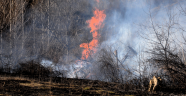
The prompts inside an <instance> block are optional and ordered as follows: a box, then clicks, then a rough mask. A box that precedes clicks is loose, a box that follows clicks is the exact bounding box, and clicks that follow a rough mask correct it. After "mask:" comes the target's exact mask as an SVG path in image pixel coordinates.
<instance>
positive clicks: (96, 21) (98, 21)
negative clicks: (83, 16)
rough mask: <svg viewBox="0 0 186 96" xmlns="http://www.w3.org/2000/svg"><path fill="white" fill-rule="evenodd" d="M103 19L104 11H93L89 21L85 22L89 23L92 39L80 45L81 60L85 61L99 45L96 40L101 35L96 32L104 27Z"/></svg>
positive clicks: (104, 16)
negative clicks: (81, 50) (81, 48)
mask: <svg viewBox="0 0 186 96" xmlns="http://www.w3.org/2000/svg"><path fill="white" fill-rule="evenodd" d="M97 1H99V0H97ZM105 18H106V14H105V13H104V10H99V9H95V11H94V16H93V17H92V18H91V19H90V20H88V21H86V22H87V23H89V27H90V28H91V31H90V33H92V37H93V39H92V41H91V42H89V43H82V44H80V47H83V48H84V50H83V52H82V57H81V59H82V60H85V59H87V58H88V57H89V56H90V55H91V54H93V53H95V52H96V51H97V50H96V47H97V46H98V43H99V41H98V39H99V38H100V37H101V35H100V34H99V33H98V30H99V29H100V28H102V27H103V26H104V25H103V24H102V23H103V21H104V20H105Z"/></svg>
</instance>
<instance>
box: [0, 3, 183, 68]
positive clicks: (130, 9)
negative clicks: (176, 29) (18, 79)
mask: <svg viewBox="0 0 186 96" xmlns="http://www.w3.org/2000/svg"><path fill="white" fill-rule="evenodd" d="M21 1H22V0H18V1H17V2H16V3H14V4H12V6H14V5H16V4H17V5H16V6H15V7H16V8H17V9H15V10H19V11H15V10H12V11H11V15H10V14H9V13H10V9H11V8H10V6H9V8H5V9H3V11H1V10H0V11H1V12H0V16H2V14H3V16H5V17H3V18H6V17H11V18H13V19H12V20H15V22H13V21H8V20H5V21H2V20H4V19H0V20H1V21H2V22H3V23H1V25H0V28H1V32H0V33H1V36H0V39H1V41H0V46H1V47H0V54H1V58H5V57H11V58H10V59H11V62H12V64H13V65H16V64H18V63H20V62H25V61H30V60H38V61H42V60H49V61H52V62H53V63H55V64H59V65H60V64H62V65H69V66H68V67H67V68H66V69H68V70H73V69H72V68H71V67H70V66H71V64H74V62H75V61H77V60H80V59H81V56H82V51H83V48H80V47H79V45H80V44H82V43H89V42H90V41H91V40H92V39H93V37H92V34H91V33H90V30H91V29H90V28H89V27H88V24H87V23H86V21H87V20H90V19H91V17H92V16H93V15H94V14H93V10H95V8H98V9H99V10H104V12H105V14H106V19H105V20H104V22H103V23H104V27H103V28H101V29H100V30H99V33H100V34H101V38H100V39H99V44H100V46H99V47H98V49H101V48H105V45H110V46H114V47H115V48H116V49H117V50H118V52H119V56H120V57H121V59H122V58H123V57H122V56H123V55H125V54H126V53H127V52H128V51H127V50H130V51H131V52H129V55H128V56H129V57H131V59H132V57H134V56H136V55H137V54H138V53H139V52H138V50H139V46H142V47H141V49H144V48H145V47H147V45H145V44H144V42H145V41H144V39H141V37H140V34H143V33H148V32H146V31H144V32H142V31H139V29H140V28H139V26H138V24H143V23H145V24H149V23H148V19H149V15H148V14H147V13H148V12H149V10H150V11H152V12H153V16H156V17H157V18H161V17H162V16H165V15H166V14H165V11H166V10H168V9H169V10H170V9H172V8H174V7H175V6H176V7H178V1H177V0H163V1H162V0H150V1H148V0H99V3H96V1H95V0H48V1H46V0H25V1H24V2H25V3H24V4H22V3H23V2H21ZM180 2H182V1H180ZM180 2H179V3H180ZM6 4H7V6H8V5H10V4H9V3H7V2H6ZM6 4H5V5H6ZM21 5H23V7H22V6H21ZM12 8H14V7H12ZM22 8H23V9H22ZM16 12H17V13H16ZM1 13H2V14H1ZM8 19H10V18H8ZM158 20H159V21H161V20H162V19H158ZM183 20H184V19H183ZM10 25H11V26H10ZM22 25H23V26H22ZM3 60H4V59H3ZM4 61H6V60H4ZM6 62H8V61H6ZM85 67H86V66H85ZM92 68H93V67H92ZM95 68H96V67H95ZM91 70H94V69H91Z"/></svg>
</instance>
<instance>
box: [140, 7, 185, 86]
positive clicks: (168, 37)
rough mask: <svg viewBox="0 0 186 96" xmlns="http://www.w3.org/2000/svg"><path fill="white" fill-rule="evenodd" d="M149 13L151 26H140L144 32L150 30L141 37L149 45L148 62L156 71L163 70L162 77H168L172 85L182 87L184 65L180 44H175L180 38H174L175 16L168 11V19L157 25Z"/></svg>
mask: <svg viewBox="0 0 186 96" xmlns="http://www.w3.org/2000/svg"><path fill="white" fill-rule="evenodd" d="M149 13H150V14H149V16H150V23H151V25H150V26H147V25H142V27H143V28H144V29H145V30H150V32H148V33H147V34H146V35H142V36H143V37H144V38H145V39H146V40H148V42H149V43H148V44H149V45H150V48H148V51H146V52H147V54H149V55H148V56H149V57H148V62H149V63H150V64H152V65H153V66H154V67H156V68H157V69H158V70H163V74H162V75H168V76H170V77H171V78H169V79H171V81H172V82H173V83H172V84H179V85H183V84H185V82H186V81H185V79H184V78H185V77H186V65H185V63H184V61H183V59H182V56H181V55H180V52H181V50H180V44H179V43H178V42H177V40H178V39H177V38H180V37H175V36H176V35H175V33H176V32H175V31H176V30H175V29H177V28H179V20H178V18H177V15H176V14H175V13H174V12H173V11H171V10H169V11H168V12H167V18H168V19H167V20H165V23H164V24H163V23H162V24H158V23H156V21H155V19H154V18H155V17H153V16H152V13H151V12H149ZM152 38H153V39H152ZM158 70H157V71H158ZM159 72H160V71H159ZM167 79H168V78H167Z"/></svg>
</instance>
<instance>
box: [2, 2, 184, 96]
mask: <svg viewBox="0 0 186 96" xmlns="http://www.w3.org/2000/svg"><path fill="white" fill-rule="evenodd" d="M61 2H63V5H59V4H58V3H57V1H55V0H54V1H52V0H51V1H50V0H48V1H47V0H1V1H0V95H1V94H6V95H7V94H8V95H13V94H16V95H90V94H93V95H162V96H163V95H169V94H186V93H185V90H186V79H185V78H186V61H185V55H186V54H185V53H186V51H185V44H186V37H185V28H184V27H182V26H181V24H179V20H177V19H176V18H177V17H175V16H176V14H174V13H171V12H168V20H167V21H166V23H165V24H164V25H163V24H162V25H160V24H157V23H155V21H154V19H153V16H152V14H151V12H149V17H150V21H149V22H150V24H149V25H148V26H147V25H144V24H141V25H139V26H140V27H141V28H142V29H143V30H148V31H149V30H150V32H149V33H147V34H142V37H143V38H144V39H145V40H147V42H148V44H149V45H150V46H151V48H149V49H147V50H146V51H145V52H142V53H137V52H136V51H135V50H134V49H133V48H132V47H130V46H127V47H126V49H127V48H128V50H127V51H126V52H125V53H124V55H122V56H119V53H120V51H118V50H117V48H114V47H112V46H107V47H104V48H102V49H100V50H98V52H97V54H96V55H95V56H94V58H93V57H90V58H91V60H92V61H91V63H93V64H95V66H96V67H95V69H94V70H93V72H92V73H93V75H94V76H93V77H94V78H93V79H94V80H90V79H86V77H88V76H89V75H88V71H90V70H89V69H86V68H85V70H83V71H82V70H80V71H79V72H82V73H84V76H83V77H81V78H80V76H79V75H78V72H75V71H74V72H73V73H74V74H75V75H76V76H75V77H76V78H67V76H68V74H69V73H70V72H69V73H68V71H66V69H67V68H66V69H65V68H63V70H55V68H57V67H59V65H61V66H63V65H64V66H65V65H68V64H69V65H70V64H72V63H73V62H75V61H76V60H79V59H80V57H81V51H82V49H81V48H79V45H80V44H81V43H82V42H84V43H87V42H90V41H91V40H92V37H91V34H89V33H87V32H86V31H89V30H87V28H85V27H84V26H86V23H85V22H86V20H87V19H90V18H91V16H92V13H91V12H90V11H89V10H92V6H91V5H90V4H89V3H88V1H87V0H81V2H83V3H82V5H81V3H77V4H75V5H78V6H75V5H74V3H73V2H75V0H71V1H70V0H63V1H61ZM66 4H69V5H68V6H65V5H66ZM71 6H75V7H71ZM110 6H114V5H112V4H111V5H110ZM59 7H60V8H59ZM79 7H81V8H80V9H78V8H79ZM84 7H87V10H85V8H84ZM180 8H181V9H180V10H179V12H180V13H181V14H182V15H184V16H185V15H186V10H185V9H184V8H183V6H181V5H180ZM116 9H117V8H116ZM56 10H57V11H59V13H55V11H56ZM123 14H124V13H123ZM62 16H63V17H62ZM57 18H60V19H57ZM175 29H179V30H175ZM177 31H179V32H180V33H181V37H176V36H175V33H176V32H177ZM85 32H86V33H85ZM103 33H104V32H103ZM103 33H102V34H103ZM152 34H153V35H152ZM151 35H152V36H153V39H152V36H151ZM173 37H174V38H173ZM103 38H106V37H103ZM103 38H102V39H103ZM177 38H182V40H183V42H181V43H180V42H177V41H176V39H177ZM101 42H102V40H101V39H100V43H101ZM119 45H122V44H121V43H119ZM143 54H145V55H146V56H147V58H145V59H144V58H143V56H142V55H143ZM135 56H136V57H139V59H138V62H137V64H136V66H135V68H132V67H130V66H129V65H130V59H131V58H132V57H135ZM42 60H49V61H51V62H52V64H51V65H50V66H48V67H47V66H46V65H47V63H46V64H45V63H41V62H42ZM93 66H94V65H93ZM61 69H62V68H61ZM69 69H70V68H69ZM74 69H75V68H74ZM87 70H88V71H87ZM151 70H153V72H152V71H151ZM70 74H72V73H70ZM78 76H79V77H78ZM153 76H156V77H160V78H161V79H162V81H161V82H159V85H158V86H157V88H156V89H155V90H156V93H148V92H147V90H148V87H149V80H150V79H151V78H152V77H153Z"/></svg>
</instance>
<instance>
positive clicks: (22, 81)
mask: <svg viewBox="0 0 186 96" xmlns="http://www.w3.org/2000/svg"><path fill="white" fill-rule="evenodd" d="M60 81H61V83H59V82H60ZM0 86H1V87H0V96H4V95H6V96H17V95H19V96H20V95H23V96H41V95H43V96H69V95H71V96H90V95H94V96H98V95H99V96H121V95H122V96H141V95H143V96H146V95H153V96H160V95H162V96H163V95H170V94H171V93H169V92H156V93H148V92H147V91H146V90H141V89H136V90H127V91H126V90H124V89H123V88H124V87H125V86H126V85H123V84H119V83H112V82H110V83H108V82H102V81H97V80H86V79H70V78H62V79H60V78H55V79H54V78H53V82H49V81H45V82H44V81H38V80H34V79H28V78H24V77H10V76H6V77H5V76H3V77H1V78H0ZM172 94H173V93H172ZM180 96H184V95H180Z"/></svg>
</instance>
